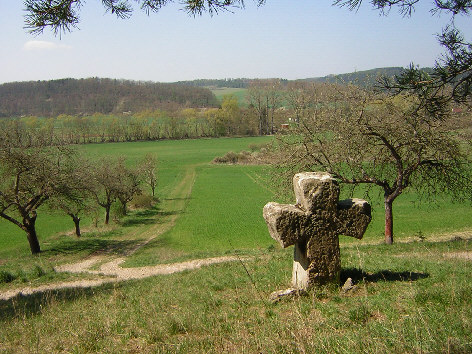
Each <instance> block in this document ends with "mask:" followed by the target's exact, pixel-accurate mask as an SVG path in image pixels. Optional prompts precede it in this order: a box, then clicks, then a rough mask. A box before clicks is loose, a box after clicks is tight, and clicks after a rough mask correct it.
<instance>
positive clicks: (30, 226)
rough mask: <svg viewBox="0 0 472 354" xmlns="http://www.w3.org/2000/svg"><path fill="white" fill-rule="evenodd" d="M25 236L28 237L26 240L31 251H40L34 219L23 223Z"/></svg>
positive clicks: (34, 252)
mask: <svg viewBox="0 0 472 354" xmlns="http://www.w3.org/2000/svg"><path fill="white" fill-rule="evenodd" d="M25 229H26V230H25V231H26V236H27V238H28V242H29V245H30V249H31V253H32V254H38V253H40V252H41V248H40V246H39V240H38V235H36V228H35V220H33V221H31V222H29V223H27V224H26V225H25Z"/></svg>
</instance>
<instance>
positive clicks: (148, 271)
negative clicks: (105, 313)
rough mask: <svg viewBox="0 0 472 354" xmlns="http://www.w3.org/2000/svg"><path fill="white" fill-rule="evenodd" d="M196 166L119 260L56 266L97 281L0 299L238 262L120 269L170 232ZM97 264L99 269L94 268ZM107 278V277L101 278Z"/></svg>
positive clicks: (98, 257)
mask: <svg viewBox="0 0 472 354" xmlns="http://www.w3.org/2000/svg"><path fill="white" fill-rule="evenodd" d="M195 168H196V166H189V167H188V168H187V170H186V171H185V174H184V177H183V178H182V180H181V181H180V183H178V184H177V186H176V187H175V188H174V190H173V191H172V192H171V193H170V196H169V198H167V199H165V200H163V201H162V203H161V209H162V210H164V211H165V212H166V213H165V214H164V216H161V217H160V223H158V224H155V225H153V226H152V227H150V228H148V229H146V230H144V231H142V232H140V231H141V230H138V231H136V232H135V233H134V234H132V235H130V236H132V238H134V237H136V234H137V233H138V232H139V235H138V236H139V237H140V238H142V239H144V241H142V242H139V243H138V244H137V245H136V246H135V247H133V248H132V249H131V250H128V251H126V252H123V256H122V257H118V258H116V257H115V258H113V257H111V260H110V256H109V255H107V254H106V253H107V252H106V250H104V251H105V252H103V253H105V254H100V255H95V256H91V257H88V258H87V259H84V260H81V261H79V262H76V263H69V264H63V265H60V266H57V267H55V271H56V272H69V273H86V274H90V275H92V276H97V277H98V276H99V278H97V279H84V280H76V281H69V282H67V281H65V282H58V283H53V284H45V285H41V286H38V287H24V288H21V289H12V290H8V291H5V292H3V293H0V300H8V299H11V298H13V297H15V296H18V295H32V294H35V293H42V292H47V291H55V290H61V289H71V288H90V287H95V286H100V285H103V284H106V283H116V282H120V281H125V280H130V279H143V278H147V277H151V276H155V275H166V274H172V273H177V272H183V271H185V270H192V269H198V268H200V267H202V266H205V265H210V264H215V263H222V262H231V261H236V260H238V258H237V257H234V256H226V257H214V258H206V259H195V260H191V261H187V262H181V263H172V264H159V265H156V266H147V267H137V268H122V267H121V266H120V265H121V264H122V263H123V262H124V261H125V260H126V258H127V257H128V256H130V255H132V254H133V253H135V252H136V251H137V250H138V249H140V248H141V247H143V246H144V245H146V244H147V243H149V242H150V241H152V240H153V239H155V238H156V237H158V236H159V235H162V234H163V233H164V232H166V231H168V230H170V229H171V228H172V227H173V226H174V225H175V223H176V221H177V218H178V216H179V215H180V214H181V212H182V211H183V210H184V209H185V206H186V204H187V201H188V199H189V197H190V195H191V193H192V187H193V184H194V182H195V177H196V171H195ZM97 265H99V267H98V269H92V268H96V266H97ZM102 276H106V277H102Z"/></svg>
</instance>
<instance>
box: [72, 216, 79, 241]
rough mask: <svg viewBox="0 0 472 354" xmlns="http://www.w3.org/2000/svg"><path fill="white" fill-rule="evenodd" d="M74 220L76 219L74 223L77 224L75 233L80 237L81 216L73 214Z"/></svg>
mask: <svg viewBox="0 0 472 354" xmlns="http://www.w3.org/2000/svg"><path fill="white" fill-rule="evenodd" d="M71 217H72V220H74V225H75V235H76V236H77V237H80V218H79V217H78V216H75V215H71Z"/></svg>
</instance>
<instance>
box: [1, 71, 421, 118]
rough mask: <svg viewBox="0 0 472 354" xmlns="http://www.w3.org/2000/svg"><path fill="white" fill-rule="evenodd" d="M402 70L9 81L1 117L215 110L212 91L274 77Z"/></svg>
mask: <svg viewBox="0 0 472 354" xmlns="http://www.w3.org/2000/svg"><path fill="white" fill-rule="evenodd" d="M402 70H403V68H401V67H388V68H378V69H372V70H366V71H357V72H353V73H347V74H340V75H328V76H324V77H315V78H307V79H302V80H295V81H288V80H286V79H265V80H260V79H248V78H238V79H220V80H218V79H198V80H192V81H179V82H175V83H155V82H143V81H128V80H115V79H100V78H88V79H79V80H77V79H61V80H52V81H28V82H12V83H6V84H2V85H0V117H21V116H38V117H56V116H58V115H60V114H66V115H74V116H88V115H92V114H94V113H98V114H123V113H126V114H134V113H137V112H143V111H147V110H152V111H154V110H161V111H168V112H175V111H179V110H183V109H186V108H196V109H199V108H215V107H219V105H220V102H219V101H218V99H217V98H216V97H215V95H214V94H213V93H212V92H211V89H217V88H241V89H246V88H250V87H251V86H254V85H256V86H257V85H259V84H260V83H261V82H264V81H271V82H272V81H274V82H275V81H276V82H278V84H280V85H281V86H287V85H290V83H291V82H328V83H341V84H345V83H353V84H356V85H359V86H363V87H371V86H374V85H375V84H377V83H378V80H379V78H380V77H381V76H383V77H389V78H392V77H394V76H395V75H399V74H400V73H401V72H402ZM426 70H430V69H428V68H426Z"/></svg>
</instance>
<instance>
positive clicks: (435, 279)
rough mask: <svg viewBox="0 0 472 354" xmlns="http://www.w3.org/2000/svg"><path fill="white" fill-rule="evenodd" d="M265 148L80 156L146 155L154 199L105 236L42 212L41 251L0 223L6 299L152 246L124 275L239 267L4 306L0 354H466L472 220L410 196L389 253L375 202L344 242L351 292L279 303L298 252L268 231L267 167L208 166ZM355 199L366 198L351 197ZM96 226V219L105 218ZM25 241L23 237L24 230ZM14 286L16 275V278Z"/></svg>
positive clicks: (210, 146) (182, 145) (160, 148)
mask: <svg viewBox="0 0 472 354" xmlns="http://www.w3.org/2000/svg"><path fill="white" fill-rule="evenodd" d="M269 139H270V138H231V139H229V138H228V139H226V138H221V139H200V140H180V141H170V140H169V141H158V142H139V143H138V142H136V143H116V144H91V145H84V146H79V147H78V149H80V150H81V151H82V152H83V153H84V154H86V155H88V156H90V157H97V158H99V157H102V156H117V155H124V156H126V157H127V159H128V162H129V163H134V162H135V161H137V160H139V158H141V157H142V156H144V155H145V154H146V153H148V152H151V153H155V154H156V156H157V158H158V160H159V166H158V188H157V190H158V192H157V194H158V197H159V199H160V203H159V204H157V205H156V206H155V207H153V208H152V209H150V210H132V211H131V212H130V214H129V215H128V216H127V217H125V218H124V219H122V220H120V221H117V222H115V223H112V225H111V226H109V227H107V228H105V227H104V226H103V225H99V227H98V228H95V227H93V226H92V223H91V220H84V225H83V227H84V234H83V237H81V238H80V239H77V238H75V237H74V236H72V233H71V232H72V229H73V224H72V221H71V220H70V219H69V218H68V217H63V216H61V215H59V214H53V213H51V212H49V211H48V210H47V209H44V210H42V209H40V210H39V211H40V214H39V217H38V222H37V223H38V233H39V237H40V243H41V246H42V250H43V252H42V253H41V254H40V255H39V256H36V257H32V256H31V255H30V254H29V247H28V244H27V241H26V237H25V235H24V234H23V233H22V232H21V230H19V229H18V228H17V227H16V226H14V225H11V226H10V224H8V223H7V222H6V221H3V220H1V221H0V293H1V292H4V291H7V290H11V289H20V288H23V287H26V286H30V287H35V286H39V285H45V284H54V283H57V282H60V281H70V280H76V279H82V280H83V279H89V278H90V279H92V278H97V277H100V275H96V276H95V275H91V274H87V273H83V274H75V273H74V274H72V273H57V272H55V271H54V269H53V267H55V266H57V265H60V264H64V263H70V262H74V261H79V260H82V259H86V258H88V257H90V256H94V255H97V254H100V255H105V256H107V257H115V256H123V255H125V254H126V252H127V251H128V250H130V249H132V248H133V247H134V246H136V245H137V244H138V243H139V242H142V241H144V240H146V239H147V238H149V236H151V235H152V234H153V233H157V232H158V233H159V236H158V237H157V238H155V239H153V240H152V241H150V242H149V243H147V244H146V245H144V246H143V247H141V248H140V249H139V250H138V251H137V252H135V253H133V254H132V255H131V256H129V257H127V258H126V261H125V262H124V263H123V264H122V266H123V267H142V266H153V265H156V264H163V263H164V264H167V263H174V262H181V261H186V260H191V259H198V258H206V257H216V256H224V255H238V256H239V257H240V258H239V260H238V261H235V262H228V263H223V264H217V265H216V264H215V265H211V266H206V267H202V268H201V269H198V270H191V271H189V270H187V271H184V272H181V273H175V274H172V275H163V276H154V277H150V278H146V279H143V280H130V281H126V282H120V283H112V284H106V285H102V286H99V287H90V288H85V289H64V290H53V291H44V292H40V293H36V294H34V295H29V296H22V295H18V296H16V297H13V298H12V299H9V300H6V301H3V300H0V322H1V326H0V352H7V353H8V352H90V351H92V352H182V353H184V352H194V353H200V352H326V353H327V352H329V353H332V352H385V353H387V352H388V353H390V352H471V351H472V297H471V296H470V294H471V291H472V285H471V283H470V276H471V275H472V272H471V265H472V263H471V262H472V236H471V233H472V223H471V220H472V208H471V207H470V205H468V204H460V203H453V202H451V201H450V200H448V199H444V200H443V199H438V200H437V202H436V203H427V204H426V203H419V202H418V198H417V196H416V195H414V194H413V193H409V194H405V195H403V196H401V197H400V198H399V199H398V200H397V201H396V202H395V203H394V217H395V220H394V221H395V226H394V228H395V237H396V238H395V240H396V241H398V242H397V243H395V244H394V245H392V246H386V245H384V244H382V240H383V210H382V203H381V199H379V198H377V196H376V195H375V194H374V193H372V194H371V196H372V197H373V200H372V204H373V211H374V213H373V221H372V223H371V225H370V226H369V228H368V230H367V232H366V235H365V236H364V239H363V240H361V241H359V240H356V239H352V238H349V237H344V236H341V237H340V240H341V256H342V257H341V259H342V265H343V273H342V280H345V279H347V277H351V278H352V279H353V280H354V283H355V285H356V286H355V288H354V289H353V290H351V291H349V292H347V293H343V292H342V291H340V290H339V288H334V287H326V288H320V289H314V290H312V291H310V292H309V293H308V294H306V295H304V296H300V297H295V298H291V299H284V300H282V301H280V302H278V303H270V302H269V301H268V297H269V294H270V293H271V292H272V291H275V290H280V289H284V288H286V287H288V286H289V284H290V279H291V269H292V268H291V267H292V252H293V250H292V248H289V249H286V250H282V249H280V247H279V246H278V245H277V244H276V243H275V241H273V240H272V239H271V238H270V237H269V234H268V231H267V227H266V225H265V223H264V221H263V218H262V207H263V205H264V204H265V203H267V202H268V201H271V200H274V193H273V192H272V191H271V190H270V187H269V186H268V185H267V183H266V182H265V180H264V176H265V174H266V173H267V171H268V170H267V168H266V167H264V166H251V165H214V164H212V163H211V160H212V159H213V158H214V157H216V156H221V155H224V154H225V153H226V152H228V151H241V150H247V149H248V147H249V145H250V144H263V143H266V142H268V141H269ZM355 196H359V197H362V195H357V194H356V195H355ZM101 222H103V220H101ZM17 229H18V230H17ZM8 275H10V276H11V277H10V278H9V279H8Z"/></svg>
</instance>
